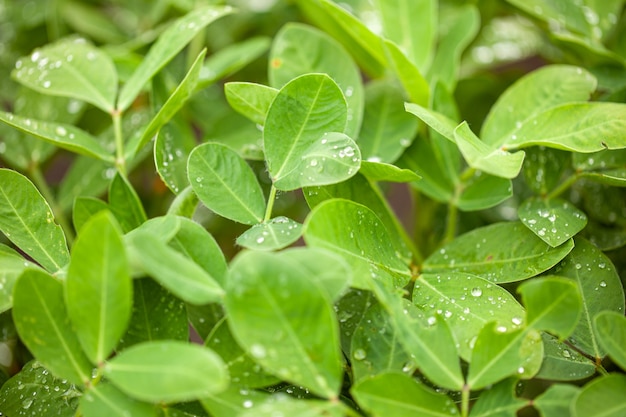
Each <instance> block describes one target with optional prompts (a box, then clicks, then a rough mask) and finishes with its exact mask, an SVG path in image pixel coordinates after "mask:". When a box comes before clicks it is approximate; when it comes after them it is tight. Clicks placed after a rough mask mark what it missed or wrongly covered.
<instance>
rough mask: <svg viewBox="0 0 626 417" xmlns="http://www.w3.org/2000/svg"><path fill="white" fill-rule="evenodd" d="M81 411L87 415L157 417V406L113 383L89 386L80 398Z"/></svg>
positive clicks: (98, 416) (94, 416) (102, 416)
mask: <svg viewBox="0 0 626 417" xmlns="http://www.w3.org/2000/svg"><path fill="white" fill-rule="evenodd" d="M80 411H81V413H82V414H83V415H85V416H93V417H105V416H111V417H125V416H128V413H130V415H132V416H133V417H135V416H137V417H157V416H158V415H159V413H158V411H157V406H155V405H154V404H150V403H146V402H140V401H137V400H135V399H133V398H131V397H129V396H128V395H126V394H125V393H124V392H122V391H120V390H119V389H117V388H116V387H115V385H113V384H111V383H100V384H98V385H96V386H94V387H91V388H89V390H87V391H86V392H85V394H84V395H83V396H82V398H81V399H80Z"/></svg>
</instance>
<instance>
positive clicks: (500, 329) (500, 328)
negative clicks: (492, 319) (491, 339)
mask: <svg viewBox="0 0 626 417" xmlns="http://www.w3.org/2000/svg"><path fill="white" fill-rule="evenodd" d="M496 331H497V332H498V333H504V332H506V327H504V326H498V327H496Z"/></svg>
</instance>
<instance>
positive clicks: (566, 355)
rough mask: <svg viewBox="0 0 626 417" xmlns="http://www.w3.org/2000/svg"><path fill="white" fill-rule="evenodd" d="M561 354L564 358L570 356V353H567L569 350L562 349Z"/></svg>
mask: <svg viewBox="0 0 626 417" xmlns="http://www.w3.org/2000/svg"><path fill="white" fill-rule="evenodd" d="M563 356H564V357H566V358H571V357H572V354H571V353H569V350H567V349H563Z"/></svg>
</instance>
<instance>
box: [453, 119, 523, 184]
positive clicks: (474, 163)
mask: <svg viewBox="0 0 626 417" xmlns="http://www.w3.org/2000/svg"><path fill="white" fill-rule="evenodd" d="M454 139H455V141H456V144H457V145H458V147H459V149H460V150H461V153H462V154H463V157H464V158H465V160H466V161H467V164H468V165H469V166H471V167H472V168H476V169H480V170H481V171H484V172H486V173H488V174H492V175H495V176H497V177H502V178H515V177H517V175H518V174H519V172H520V170H521V169H522V163H523V162H524V156H525V155H526V154H525V153H524V152H523V151H521V152H516V153H514V154H512V153H509V152H507V151H505V150H503V149H499V148H496V149H493V148H492V147H490V146H489V145H487V144H486V143H484V142H483V141H481V140H480V139H479V138H478V137H477V136H476V135H475V134H474V133H473V132H472V131H471V130H470V128H469V125H468V124H467V122H463V123H461V124H460V125H459V126H458V127H457V128H456V129H454Z"/></svg>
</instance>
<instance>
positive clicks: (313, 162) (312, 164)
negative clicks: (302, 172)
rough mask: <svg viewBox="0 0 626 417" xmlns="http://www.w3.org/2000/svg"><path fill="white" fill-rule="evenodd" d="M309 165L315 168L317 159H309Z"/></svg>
mask: <svg viewBox="0 0 626 417" xmlns="http://www.w3.org/2000/svg"><path fill="white" fill-rule="evenodd" d="M309 165H311V166H312V167H315V166H317V159H311V162H310V164H309Z"/></svg>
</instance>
